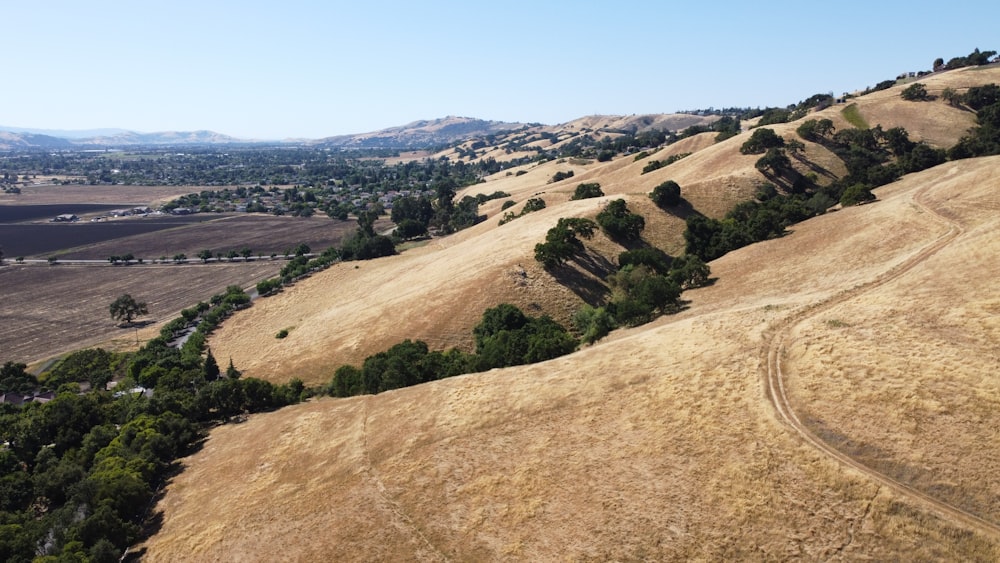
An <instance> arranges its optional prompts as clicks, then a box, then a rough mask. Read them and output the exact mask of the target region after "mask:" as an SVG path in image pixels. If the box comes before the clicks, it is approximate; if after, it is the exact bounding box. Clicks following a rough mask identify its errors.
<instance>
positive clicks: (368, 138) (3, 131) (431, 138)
mask: <svg viewBox="0 0 1000 563" xmlns="http://www.w3.org/2000/svg"><path fill="white" fill-rule="evenodd" d="M702 121H703V118H700V117H698V116H693V115H687V114H652V115H633V116H588V117H583V118H580V119H578V120H575V121H573V122H570V123H568V124H565V125H569V126H570V128H576V127H577V126H582V125H583V124H587V125H590V126H594V125H595V124H597V127H596V128H597V129H600V128H609V127H610V129H614V130H619V129H624V130H631V131H633V132H634V131H638V130H643V129H649V128H659V129H669V130H680V129H683V128H685V127H687V126H689V125H693V124H695V123H700V122H702ZM544 127H548V126H545V125H542V124H540V123H530V124H529V123H516V122H506V121H491V120H484V119H476V118H472V117H455V116H448V117H442V118H438V119H430V120H419V121H414V122H412V123H407V124H406V125H400V126H397V127H389V128H387V129H381V130H379V131H373V132H369V133H358V134H353V135H337V136H332V137H324V138H321V139H285V140H281V141H263V140H256V139H239V138H236V137H230V136H228V135H223V134H221V133H216V132H214V131H205V130H201V131H161V132H155V133H140V132H136V131H128V130H125V129H91V130H81V131H70V130H51V129H28V128H20V127H7V126H3V125H0V150H32V149H41V150H49V149H51V150H67V149H73V148H77V149H88V148H89V149H97V148H116V147H138V146H164V147H165V146H196V145H237V144H241V145H251V144H267V145H272V146H273V145H276V144H279V145H280V144H286V145H307V146H314V147H326V148H350V149H409V150H413V149H427V148H432V147H441V146H443V145H451V144H454V143H459V142H463V141H467V140H469V139H472V138H477V137H485V136H488V135H493V134H497V133H501V132H506V131H515V130H519V129H525V128H544Z"/></svg>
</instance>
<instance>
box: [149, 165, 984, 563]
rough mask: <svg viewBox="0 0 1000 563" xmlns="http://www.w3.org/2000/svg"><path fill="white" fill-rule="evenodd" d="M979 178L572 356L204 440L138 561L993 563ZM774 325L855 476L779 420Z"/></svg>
mask: <svg viewBox="0 0 1000 563" xmlns="http://www.w3.org/2000/svg"><path fill="white" fill-rule="evenodd" d="M998 170H1000V157H992V158H987V159H977V160H973V161H962V162H958V163H948V164H945V165H943V166H941V167H938V168H935V169H932V170H929V171H925V172H923V173H921V174H917V175H913V176H911V177H908V178H906V179H905V180H903V181H901V182H898V183H896V184H893V185H891V186H887V187H885V188H883V189H880V190H877V194H878V196H879V200H880V201H878V202H877V203H875V204H872V205H866V206H862V207H854V208H849V209H844V210H842V211H839V212H837V213H831V214H828V215H825V216H822V217H818V218H816V219H812V220H809V221H807V222H805V223H802V224H799V225H797V226H796V227H795V229H794V232H792V233H791V234H789V235H788V236H786V237H784V238H782V239H778V240H772V241H769V242H766V243H761V244H758V245H754V246H751V247H747V248H744V249H741V250H738V251H735V252H733V253H730V254H729V255H727V256H725V257H723V258H721V259H719V260H717V261H715V262H713V264H712V267H713V273H714V275H716V276H718V278H719V280H718V282H717V283H716V284H715V285H713V286H711V287H707V288H703V289H699V290H696V291H692V292H690V293H689V294H686V297H687V298H689V299H690V300H691V303H690V306H689V308H688V309H687V310H686V311H684V312H682V313H680V314H679V315H676V316H673V317H666V318H662V319H660V320H659V321H657V322H655V323H652V324H650V325H646V326H643V327H639V328H636V329H631V330H626V331H619V332H616V333H614V334H613V335H612V336H611V337H609V338H608V339H606V340H604V341H602V342H601V343H599V344H598V345H596V346H593V347H589V348H586V349H584V350H582V351H579V352H577V353H575V354H572V355H569V356H565V357H562V358H559V359H556V360H552V361H549V362H545V363H542V364H536V365H532V366H523V367H518V368H510V369H503V370H494V371H491V372H488V373H485V374H477V375H470V376H463V377H458V378H452V379H447V380H442V381H438V382H435V383H431V384H426V385H421V386H417V387H412V388H407V389H401V390H397V391H392V392H388V393H384V394H381V395H377V396H369V397H356V398H351V399H321V400H316V401H312V402H310V403H307V404H304V405H299V406H295V407H290V408H287V409H284V410H282V411H279V412H275V413H270V414H264V415H258V416H254V417H252V418H251V419H250V420H249V421H248V422H247V423H245V424H242V425H231V426H225V427H221V428H219V429H217V430H215V431H213V433H212V435H211V437H210V438H209V440H208V441H207V443H206V444H205V446H204V448H203V449H202V451H200V452H198V453H197V454H195V455H193V456H191V457H189V458H187V459H186V460H184V462H183V465H184V471H183V472H182V473H181V474H180V475H178V476H177V477H176V478H175V479H174V480H173V482H171V483H170V484H169V485H168V487H167V491H166V494H165V496H164V498H163V500H162V501H161V502H160V503H159V505H158V507H157V509H158V510H161V511H162V513H163V514H162V516H163V517H162V527H161V528H160V530H159V532H158V534H157V535H156V536H154V537H153V538H152V539H151V540H149V541H148V542H147V543H146V545H145V546H144V547H145V550H146V551H145V558H146V560H149V561H173V560H177V559H178V558H183V559H186V560H193V561H213V560H222V559H226V560H274V559H285V560H300V561H306V560H317V559H331V558H333V559H337V560H343V561H362V560H365V561H368V560H400V559H407V560H429V561H440V560H557V559H558V560H566V559H568V560H602V561H606V560H692V559H694V560H784V559H804V560H827V559H841V560H857V559H873V560H900V559H905V560H963V561H995V560H997V559H998V558H1000V534H998V533H997V530H1000V528H998V525H1000V511H998V510H997V507H996V505H995V502H996V501H995V499H997V498H998V494H997V493H998V490H997V489H998V485H997V482H996V478H995V475H996V469H997V467H998V466H1000V435H998V433H997V432H996V428H998V427H1000V424H998V422H1000V421H998V420H996V414H995V413H996V412H998V409H997V406H998V405H997V396H998V394H997V392H996V391H997V386H998V380H997V377H998V376H997V373H1000V370H998V369H997V367H998V366H997V356H996V342H998V341H1000V325H997V323H996V322H995V319H994V318H993V317H994V316H995V313H996V307H997V304H998V303H1000V288H998V287H997V286H996V284H994V283H990V279H991V276H990V275H989V274H990V271H989V270H988V264H989V263H990V261H991V259H992V257H993V256H995V254H996V250H997V249H998V248H1000V230H998V229H997V227H998V225H997V224H996V222H997V220H998V219H997V218H996V217H997V215H996V210H997V209H1000V196H998V195H997V194H1000V173H998ZM584 203H586V202H574V204H580V205H582V204H584ZM532 215H534V214H532ZM522 220H523V219H518V220H517V221H515V222H514V223H512V224H515V223H517V222H518V221H522ZM529 224H530V223H529ZM537 228H541V227H537ZM501 233H503V228H500V229H497V230H496V231H495V232H494V233H493V236H494V237H496V236H500V235H501ZM469 236H471V235H469ZM466 242H467V241H458V242H455V243H454V245H455V246H458V245H461V244H465V243H466ZM507 243H508V244H510V243H512V241H511V240H508V241H507ZM424 248H428V247H424ZM444 250H445V249H442V250H441V251H439V254H440V255H441V256H446V253H445V252H444ZM491 250H495V249H493V248H491ZM414 259H415V258H414ZM382 263H389V261H385V262H382ZM411 265H417V266H419V262H410V263H408V264H407V267H409V266H411ZM442 266H443V267H447V266H452V264H450V263H446V264H443V265H442ZM376 267H378V266H376V265H375V264H372V265H371V266H369V265H367V264H365V265H362V267H361V271H364V270H365V269H374V268H376ZM387 271H388V270H387ZM421 273H422V275H423V276H424V278H426V279H427V280H428V281H427V283H435V284H437V285H435V286H434V287H435V288H438V289H440V288H441V287H442V284H441V283H440V282H441V280H439V279H434V278H432V276H433V273H432V272H431V271H430V268H429V267H425V269H424V270H423V271H422V272H421ZM318 278H319V276H316V277H314V278H313V280H317V281H315V282H314V283H316V284H317V286H318V285H319V283H320V282H319V280H318ZM455 278H457V279H462V276H461V275H457V276H453V277H449V279H455ZM970 278H978V279H975V280H974V281H970ZM415 279H416V278H411V279H410V280H409V281H410V283H415V282H414V280H415ZM310 281H312V280H310ZM338 281H339V280H338ZM970 284H971V286H970ZM304 285H305V284H303V285H300V286H297V287H296V288H294V289H293V290H292V291H289V292H287V295H288V297H291V296H292V295H294V294H295V293H297V292H299V291H300V289H302V288H303V287H304ZM345 285H349V284H345ZM394 290H395V288H390V293H391V292H392V291H394ZM399 306H400V304H399V303H398V302H387V303H386V305H385V308H383V309H380V311H381V312H382V313H384V314H386V315H388V314H389V313H390V312H391V311H394V310H395V309H394V307H399ZM252 310H253V309H251V311H252ZM431 310H433V309H431ZM237 318H239V317H237ZM370 320H371V319H368V318H366V319H364V322H370ZM331 321H332V319H331ZM292 334H293V335H294V334H295V333H294V331H293V333H292ZM777 335H784V343H785V344H784V347H783V352H782V357H783V358H784V368H785V369H784V374H783V377H784V379H783V381H784V384H785V385H786V386H787V388H788V392H789V396H790V398H791V403H792V406H793V407H794V408H795V409H797V410H798V411H799V412H800V415H801V417H802V418H803V419H804V420H805V422H806V425H807V427H809V428H810V429H813V430H814V431H816V432H817V433H820V434H821V436H823V437H824V439H827V440H829V441H830V443H831V444H832V445H833V446H835V447H837V448H839V449H841V450H842V451H844V452H846V453H847V454H849V455H851V456H856V458H857V459H858V460H860V461H861V462H863V465H861V466H859V467H855V466H849V465H845V464H843V463H841V462H839V461H837V460H835V459H833V458H831V457H830V456H829V455H827V454H825V453H824V452H823V451H821V450H818V449H816V448H814V447H813V446H812V445H810V444H809V443H807V442H805V441H803V440H802V439H800V438H799V437H798V435H797V434H796V432H795V431H793V428H791V427H790V426H789V425H788V424H787V423H784V422H782V421H781V419H779V418H778V417H777V416H776V414H775V411H774V407H773V406H772V404H771V403H770V402H769V400H768V398H767V397H768V393H767V391H766V390H765V380H766V375H767V372H768V364H769V362H768V359H767V357H768V350H769V349H771V347H772V342H773V339H774V338H776V337H777ZM359 337H361V335H359ZM290 338H291V336H290ZM213 350H215V345H213ZM965 351H967V352H965ZM260 352H261V351H260V350H258V353H260ZM216 353H217V355H218V352H216ZM868 463H870V464H871V465H870V466H869V465H865V464H868ZM869 467H870V468H869ZM873 470H874V471H877V472H878V474H880V475H884V476H886V478H885V479H882V478H876V477H875V476H874V475H873V474H872V473H871V471H873ZM905 487H914V488H915V489H917V490H919V491H922V492H924V493H926V494H927V495H929V497H930V498H931V499H932V502H927V501H924V500H921V499H920V498H917V497H914V496H912V495H910V494H908V493H907V492H906V489H905ZM208 503H210V504H211V507H212V509H211V510H210V511H206V510H205V506H206V504H208ZM935 503H946V504H947V505H949V506H952V505H953V504H957V505H958V506H959V508H960V509H962V510H966V511H969V512H970V513H972V514H974V515H975V516H978V517H980V518H982V519H983V521H984V522H986V524H985V525H983V526H980V527H976V526H968V525H967V524H966V523H965V522H964V521H960V520H956V519H954V518H953V517H951V516H950V513H948V512H947V511H942V510H938V509H937V508H936V506H937V505H936V504H935Z"/></svg>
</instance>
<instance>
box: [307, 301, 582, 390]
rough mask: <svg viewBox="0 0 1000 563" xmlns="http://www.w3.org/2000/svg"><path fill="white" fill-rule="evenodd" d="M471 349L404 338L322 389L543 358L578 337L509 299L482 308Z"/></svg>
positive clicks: (387, 384) (411, 380)
mask: <svg viewBox="0 0 1000 563" xmlns="http://www.w3.org/2000/svg"><path fill="white" fill-rule="evenodd" d="M473 335H474V337H475V341H476V351H475V353H472V354H470V353H467V352H462V351H461V350H458V349H451V350H448V351H445V352H441V351H432V350H430V349H428V347H427V344H426V343H425V342H422V341H420V340H417V341H412V340H409V339H407V340H404V341H403V342H401V343H399V344H396V345H394V346H392V347H391V348H389V349H388V350H386V351H384V352H379V353H377V354H374V355H372V356H369V357H367V358H365V360H364V362H363V363H362V365H361V367H355V366H351V365H343V366H341V367H339V368H338V369H337V370H336V372H334V375H333V378H332V379H331V381H330V384H329V385H328V386H327V388H326V392H327V393H329V394H330V395H333V396H335V397H348V396H352V395H364V394H375V393H381V392H383V391H388V390H391V389H399V388H401V387H408V386H411V385H417V384H420V383H426V382H428V381H434V380H437V379H442V378H445V377H452V376H456V375H461V374H465V373H477V372H482V371H487V370H490V369H493V368H501V367H508V366H516V365H523V364H530V363H535V362H541V361H545V360H548V359H551V358H556V357H559V356H562V355H565V354H568V353H570V352H572V351H574V350H575V349H576V347H577V345H578V341H577V339H576V338H574V337H573V336H572V335H571V334H570V333H569V332H568V331H567V330H566V329H565V328H564V327H563V326H562V325H560V324H559V323H557V322H556V321H554V320H552V319H551V318H550V317H548V316H541V317H531V316H528V315H525V314H524V312H523V311H521V310H520V309H519V308H517V307H516V306H514V305H511V304H509V303H503V304H500V305H498V306H496V307H493V308H490V309H487V310H486V311H485V312H484V313H483V317H482V320H481V321H480V323H479V324H478V325H476V327H475V328H474V329H473Z"/></svg>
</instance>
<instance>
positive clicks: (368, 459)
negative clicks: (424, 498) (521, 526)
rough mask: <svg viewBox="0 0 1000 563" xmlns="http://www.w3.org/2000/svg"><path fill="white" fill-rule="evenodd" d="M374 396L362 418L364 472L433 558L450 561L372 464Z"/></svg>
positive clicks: (392, 510) (368, 399)
mask: <svg viewBox="0 0 1000 563" xmlns="http://www.w3.org/2000/svg"><path fill="white" fill-rule="evenodd" d="M372 397H374V395H368V396H367V397H366V398H365V407H364V408H365V412H364V418H363V419H362V422H361V425H362V427H361V432H362V439H363V443H362V447H363V448H364V452H365V468H364V472H365V474H366V475H367V477H368V480H369V481H370V482H371V484H372V486H373V487H375V490H376V491H377V492H378V495H379V497H381V499H382V501H383V502H385V503H386V505H388V507H389V510H390V511H391V512H392V514H393V515H394V516H395V517H396V519H397V520H398V521H399V522H400V523H401V524H402V525H403V526H404V527H406V528H408V529H409V530H410V533H411V534H412V535H413V536H415V537H417V538H419V540H420V543H422V544H423V545H424V546H425V547H426V548H427V551H428V552H429V554H430V555H431V556H432V557H433V559H435V560H437V561H449V559H448V556H447V555H445V554H444V553H443V552H442V551H441V550H440V549H438V548H437V546H435V545H434V544H433V543H431V541H430V540H429V539H427V536H426V535H424V533H423V531H422V530H421V529H420V528H419V527H418V526H417V524H416V523H415V522H414V521H413V519H412V518H410V516H409V515H408V514H407V513H406V512H405V511H403V507H402V506H400V505H399V503H398V502H396V500H395V499H393V498H392V497H390V496H389V491H388V489H386V486H385V483H384V482H383V481H382V477H381V475H379V473H378V470H377V469H375V465H373V464H372V456H371V450H369V448H368V413H369V409H370V403H371V398H372Z"/></svg>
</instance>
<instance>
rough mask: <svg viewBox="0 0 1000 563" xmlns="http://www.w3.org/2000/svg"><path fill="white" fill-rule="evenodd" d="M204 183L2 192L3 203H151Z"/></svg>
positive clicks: (42, 187) (43, 186)
mask: <svg viewBox="0 0 1000 563" xmlns="http://www.w3.org/2000/svg"><path fill="white" fill-rule="evenodd" d="M204 189H215V188H204V187H200V186H88V185H83V184H67V185H65V186H63V185H53V184H41V185H28V186H24V187H22V188H21V193H20V194H5V193H0V204H2V205H59V204H68V203H99V204H108V205H123V206H124V205H149V206H154V205H157V204H162V203H166V202H167V201H169V200H171V199H174V198H176V197H178V196H182V195H185V194H189V193H192V192H200V191H202V190H204Z"/></svg>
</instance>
